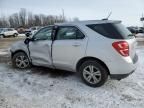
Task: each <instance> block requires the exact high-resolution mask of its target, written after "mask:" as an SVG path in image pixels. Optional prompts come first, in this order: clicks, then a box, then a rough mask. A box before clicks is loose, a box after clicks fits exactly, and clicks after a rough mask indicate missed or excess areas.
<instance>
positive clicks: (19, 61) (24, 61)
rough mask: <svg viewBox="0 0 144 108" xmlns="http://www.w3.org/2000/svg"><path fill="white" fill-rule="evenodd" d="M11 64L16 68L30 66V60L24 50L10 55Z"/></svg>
mask: <svg viewBox="0 0 144 108" xmlns="http://www.w3.org/2000/svg"><path fill="white" fill-rule="evenodd" d="M12 65H13V66H14V67H16V68H20V69H25V68H28V67H30V61H29V58H28V56H27V55H26V54H25V53H24V52H18V53H16V54H14V56H13V57H12Z"/></svg>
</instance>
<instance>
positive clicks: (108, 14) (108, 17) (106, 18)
mask: <svg viewBox="0 0 144 108" xmlns="http://www.w3.org/2000/svg"><path fill="white" fill-rule="evenodd" d="M111 14H112V12H110V13H109V14H108V16H107V17H106V18H104V19H102V20H108V19H109V17H110V16H111Z"/></svg>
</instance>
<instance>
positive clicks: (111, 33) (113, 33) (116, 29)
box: [87, 21, 137, 62]
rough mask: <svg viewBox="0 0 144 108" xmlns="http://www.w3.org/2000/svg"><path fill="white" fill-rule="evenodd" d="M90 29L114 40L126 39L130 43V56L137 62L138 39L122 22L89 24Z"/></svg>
mask: <svg viewBox="0 0 144 108" xmlns="http://www.w3.org/2000/svg"><path fill="white" fill-rule="evenodd" d="M87 27H89V28H90V29H92V30H94V31H95V32H97V33H99V34H101V35H103V36H104V37H107V38H110V39H114V41H126V42H127V43H128V45H129V56H130V57H131V59H132V60H133V62H135V60H136V59H137V55H136V44H137V42H136V39H135V37H134V35H133V34H132V33H131V32H130V31H129V30H128V29H127V28H126V27H125V26H124V25H122V24H121V22H120V21H118V22H113V23H101V24H90V25H87Z"/></svg>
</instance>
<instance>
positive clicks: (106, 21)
mask: <svg viewBox="0 0 144 108" xmlns="http://www.w3.org/2000/svg"><path fill="white" fill-rule="evenodd" d="M120 22H121V21H120V20H85V21H74V22H65V23H55V25H78V24H84V25H86V24H101V23H120Z"/></svg>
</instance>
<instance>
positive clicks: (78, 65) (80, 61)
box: [76, 56, 110, 75]
mask: <svg viewBox="0 0 144 108" xmlns="http://www.w3.org/2000/svg"><path fill="white" fill-rule="evenodd" d="M87 60H96V61H98V62H99V63H100V64H101V65H102V66H104V67H105V68H106V69H107V71H108V74H109V75H110V71H109V68H108V67H107V65H106V64H105V63H104V62H103V61H102V60H100V59H98V58H95V57H90V56H88V57H83V58H81V59H80V60H79V61H78V62H77V64H76V71H78V70H79V67H80V65H81V64H82V63H84V62H85V61H87Z"/></svg>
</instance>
